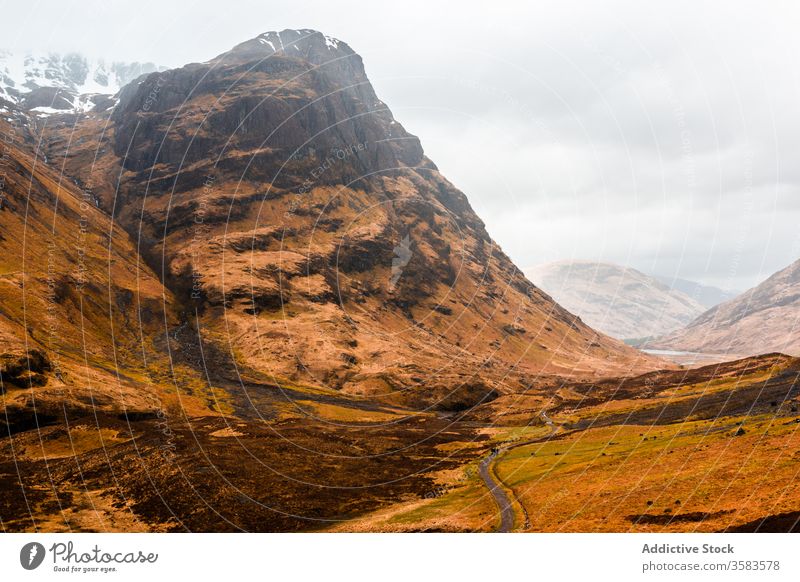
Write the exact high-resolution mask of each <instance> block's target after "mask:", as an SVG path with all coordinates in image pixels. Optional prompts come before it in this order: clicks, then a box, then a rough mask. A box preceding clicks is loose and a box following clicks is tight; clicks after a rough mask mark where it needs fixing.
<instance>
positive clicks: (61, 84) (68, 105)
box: [0, 51, 163, 116]
mask: <svg viewBox="0 0 800 582" xmlns="http://www.w3.org/2000/svg"><path fill="white" fill-rule="evenodd" d="M157 70H163V69H160V68H159V67H157V66H156V65H154V64H153V63H123V62H110V63H106V62H105V61H104V60H102V59H87V58H86V57H84V56H82V55H80V54H77V53H68V54H64V55H60V54H56V53H49V54H18V53H11V52H8V51H0V100H5V101H7V102H10V103H13V104H14V105H17V106H18V107H20V108H22V109H24V110H26V111H31V112H34V113H36V114H38V115H39V116H42V115H49V114H52V113H54V112H57V111H72V112H86V111H88V110H90V109H93V108H94V107H96V106H98V105H101V106H103V107H107V106H109V105H110V104H111V102H110V101H109V99H108V97H109V96H111V95H115V94H116V93H117V92H118V91H119V90H120V89H121V88H122V87H124V86H125V85H127V84H128V83H130V82H131V81H133V80H134V79H135V78H137V77H139V76H140V75H142V74H145V73H150V72H153V71H157Z"/></svg>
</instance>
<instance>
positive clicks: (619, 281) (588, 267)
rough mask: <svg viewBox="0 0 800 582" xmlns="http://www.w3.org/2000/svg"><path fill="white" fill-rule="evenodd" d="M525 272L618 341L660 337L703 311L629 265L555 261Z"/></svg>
mask: <svg viewBox="0 0 800 582" xmlns="http://www.w3.org/2000/svg"><path fill="white" fill-rule="evenodd" d="M528 275H529V276H530V278H531V280H532V281H533V282H534V283H535V284H537V285H539V286H540V287H541V288H542V289H544V290H545V291H546V292H548V293H550V295H552V296H553V297H554V298H555V300H556V301H558V302H559V303H560V304H561V305H563V306H564V307H566V308H567V309H568V310H570V311H571V312H572V313H575V314H577V315H579V316H580V317H581V319H583V320H584V321H585V322H586V323H587V324H588V325H590V326H591V327H593V328H594V329H597V330H600V331H602V332H603V333H607V334H608V335H610V336H612V337H616V338H620V339H634V338H644V337H649V336H657V335H663V334H665V333H667V332H669V331H672V330H675V329H678V328H680V327H682V326H684V325H686V324H687V323H689V322H690V321H692V319H694V318H695V317H697V316H698V315H699V314H700V313H702V312H703V306H702V305H700V304H699V303H698V302H697V301H695V300H694V299H692V298H691V297H688V296H687V295H685V294H683V293H681V292H680V291H676V290H674V289H670V288H669V287H668V286H667V285H665V284H663V283H662V282H660V281H659V280H657V279H656V278H654V277H650V276H648V275H645V274H644V273H641V272H639V271H637V270H635V269H631V268H629V267H622V266H619V265H613V264H608V263H595V262H590V261H559V262H554V263H549V264H545V265H540V266H538V267H534V268H533V269H530V270H529V271H528Z"/></svg>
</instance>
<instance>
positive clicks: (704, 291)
mask: <svg viewBox="0 0 800 582" xmlns="http://www.w3.org/2000/svg"><path fill="white" fill-rule="evenodd" d="M653 277H654V278H656V279H658V280H659V281H661V282H662V283H664V285H666V286H667V287H669V288H670V289H672V290H674V291H679V292H681V293H683V294H684V295H687V296H689V297H691V298H692V299H694V300H695V301H697V302H698V303H699V304H700V305H702V306H703V307H705V308H706V309H711V308H712V307H714V306H715V305H719V304H720V303H724V302H725V301H728V300H729V299H733V298H734V297H736V296H737V295H739V292H738V291H724V290H722V289H720V288H719V287H714V286H713V285H703V284H702V283H698V282H696V281H689V280H688V279H681V278H676V277H667V276H664V275H653Z"/></svg>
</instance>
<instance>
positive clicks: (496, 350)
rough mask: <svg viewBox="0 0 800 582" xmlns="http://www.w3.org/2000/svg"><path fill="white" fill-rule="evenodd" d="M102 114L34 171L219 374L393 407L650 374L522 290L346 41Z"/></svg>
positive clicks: (144, 94) (189, 69)
mask: <svg viewBox="0 0 800 582" xmlns="http://www.w3.org/2000/svg"><path fill="white" fill-rule="evenodd" d="M119 99H120V101H119V104H118V105H117V106H116V107H115V108H114V109H113V113H111V115H110V123H111V129H110V130H108V131H105V132H104V131H102V130H101V128H102V124H103V123H105V118H104V116H103V115H102V114H100V113H98V115H96V116H95V117H89V118H87V119H86V120H82V121H80V122H79V123H78V128H77V129H76V130H75V133H76V135H80V136H85V139H84V141H83V142H82V143H81V144H80V146H76V145H75V144H74V143H73V144H70V143H69V139H68V137H69V136H68V132H72V131H73V126H72V125H71V124H69V123H64V124H62V125H59V123H58V121H57V120H51V121H50V123H48V127H47V130H46V131H45V133H46V134H47V135H50V136H51V138H50V139H48V140H46V141H47V143H48V148H47V151H46V154H47V157H48V159H51V160H58V161H57V163H59V164H62V163H63V166H64V169H65V172H66V173H67V174H69V175H71V176H72V177H73V178H74V179H76V180H77V181H78V182H79V183H81V184H82V185H84V187H87V188H89V189H91V191H92V192H93V193H94V195H96V196H97V198H98V200H99V201H100V204H101V206H102V207H103V208H105V209H106V210H108V211H109V212H112V213H113V216H114V219H115V220H116V221H118V222H119V223H120V224H122V225H123V226H124V227H125V228H126V229H127V230H128V232H130V233H131V234H132V235H133V236H134V237H135V238H136V239H137V241H138V245H139V250H140V252H141V253H142V255H143V257H144V259H145V261H147V262H148V264H149V265H151V266H152V267H153V268H154V269H155V270H156V272H157V274H158V275H159V277H160V278H161V280H162V281H164V282H165V284H166V286H167V287H168V288H169V289H170V290H171V291H172V292H173V293H175V294H176V296H177V298H178V300H179V301H180V302H181V303H182V304H183V305H184V306H185V307H186V308H187V309H188V310H189V312H190V313H191V315H192V317H191V318H190V319H191V320H192V326H195V327H196V328H197V329H201V330H204V333H206V334H207V337H208V338H217V341H219V342H220V343H221V345H223V346H224V348H225V351H227V352H230V355H231V357H232V358H233V360H234V361H235V366H234V367H232V368H231V369H229V370H227V371H226V373H227V374H228V375H229V376H230V377H233V378H235V377H238V375H239V374H240V373H253V374H255V375H256V376H258V375H265V376H268V377H269V378H272V379H276V380H278V381H283V380H288V381H293V382H298V381H300V382H306V383H312V384H315V385H324V386H333V387H336V388H337V389H341V390H344V391H346V392H350V393H354V394H362V395H376V394H383V395H387V394H390V395H391V396H388V397H389V398H391V399H392V400H393V401H396V402H397V403H402V404H408V403H410V402H417V401H418V400H421V401H425V402H438V401H439V400H440V398H441V397H442V395H445V394H451V392H452V391H453V389H458V391H464V392H465V393H466V395H465V396H464V397H465V398H466V399H467V400H470V399H472V398H474V395H475V394H481V395H485V394H487V393H489V392H487V391H491V390H494V389H500V387H501V385H502V383H503V382H504V381H506V380H504V379H507V378H509V376H508V374H509V373H511V374H512V375H511V377H514V376H515V375H516V374H518V373H519V374H523V375H524V374H532V373H542V372H545V373H558V374H571V373H606V372H612V371H614V372H622V371H625V370H630V369H631V368H632V367H636V366H638V365H643V366H648V365H651V364H649V363H647V362H646V361H644V360H642V355H641V354H640V353H638V352H635V351H633V350H630V349H628V348H626V347H624V346H622V345H620V343H618V342H616V341H614V340H611V339H609V338H607V337H604V336H602V335H600V334H597V333H596V332H594V331H593V330H592V329H590V328H589V327H588V326H587V325H585V324H583V323H582V322H581V321H579V320H578V319H577V318H575V317H574V316H573V315H571V314H570V313H568V312H567V311H565V310H564V309H562V308H561V307H560V306H558V305H557V304H556V303H554V302H553V301H552V300H551V298H550V297H548V296H547V295H546V294H544V293H543V292H541V291H540V290H539V289H537V288H536V287H535V286H533V285H532V284H531V283H530V282H529V281H528V280H527V279H525V277H524V275H523V274H522V273H521V272H520V271H519V269H517V267H516V266H514V265H513V263H512V262H511V261H510V260H509V259H508V257H507V256H506V255H505V254H504V253H503V252H502V250H501V249H500V248H499V247H498V246H497V244H496V243H495V242H494V241H493V240H492V239H491V237H490V236H489V234H488V233H487V232H486V229H485V227H484V224H483V222H482V221H481V220H480V218H479V217H478V216H477V215H476V214H475V212H474V211H473V210H472V208H471V207H470V205H469V202H468V201H467V198H466V196H465V195H464V194H463V193H462V192H460V191H459V190H458V189H456V188H455V187H454V186H453V185H452V184H451V183H450V182H448V181H447V180H446V179H445V178H444V177H443V176H442V175H441V174H440V173H439V171H438V169H437V168H436V166H435V165H434V164H433V162H432V161H430V160H429V159H428V158H427V157H426V156H425V154H424V152H423V150H422V147H421V145H420V142H419V140H418V139H417V138H416V137H415V136H412V135H410V134H408V133H407V132H406V131H405V129H404V128H403V127H402V125H401V124H400V123H398V122H397V121H396V120H395V119H394V117H393V115H392V113H391V111H390V110H389V109H388V107H387V106H386V105H385V104H384V103H383V102H382V101H381V100H380V99H379V98H378V97H377V95H376V94H375V91H374V90H373V88H372V86H371V84H370V83H369V80H368V79H367V76H366V73H365V71H364V67H363V64H362V61H361V58H360V57H359V56H358V55H357V54H356V53H355V52H354V51H353V50H352V49H351V48H350V47H349V46H348V45H347V44H346V43H344V42H342V41H338V40H336V39H332V38H330V37H327V36H325V35H323V34H321V33H319V32H315V31H310V30H299V31H292V30H286V31H282V32H279V33H278V32H270V33H266V34H263V35H261V36H259V37H257V38H254V39H252V40H250V41H247V42H244V43H242V44H240V45H238V46H236V47H234V48H233V49H232V50H231V51H229V52H226V53H224V54H222V55H219V56H218V57H216V58H214V59H212V60H210V61H208V62H206V63H195V64H190V65H187V66H185V67H182V68H180V69H174V70H170V71H165V72H157V73H151V74H149V75H146V76H144V77H141V78H140V79H139V80H137V82H135V83H131V84H129V85H128V86H126V87H125V88H124V89H123V90H122V91H121V92H120V95H119ZM54 163H56V162H54ZM209 341H211V340H209ZM637 362H638V363H637ZM476 370H480V372H479V373H477V372H476ZM465 371H468V372H465ZM409 389H410V390H409ZM458 398H460V397H458ZM458 398H456V399H458Z"/></svg>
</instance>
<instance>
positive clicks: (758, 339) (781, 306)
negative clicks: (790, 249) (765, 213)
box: [653, 261, 800, 356]
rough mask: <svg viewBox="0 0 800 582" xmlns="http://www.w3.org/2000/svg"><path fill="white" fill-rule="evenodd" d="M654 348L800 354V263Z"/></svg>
mask: <svg viewBox="0 0 800 582" xmlns="http://www.w3.org/2000/svg"><path fill="white" fill-rule="evenodd" d="M653 347H656V348H663V349H673V350H682V351H691V352H708V353H728V354H734V355H756V354H766V353H770V352H781V353H784V354H789V355H795V356H797V355H800V261H797V262H795V263H793V264H791V265H789V266H788V267H786V268H785V269H783V270H782V271H779V272H777V273H775V274H774V275H772V276H771V277H770V278H769V279H767V280H766V281H764V282H763V283H761V284H760V285H758V286H757V287H754V288H753V289H750V290H749V291H745V292H744V293H742V294H741V295H739V296H738V297H736V298H734V299H731V300H730V301H727V302H725V303H722V304H721V305H718V306H716V307H714V308H712V309H709V310H708V311H706V312H705V313H703V314H702V315H701V316H699V317H698V318H697V319H695V320H694V321H692V322H691V323H690V324H689V325H688V326H687V327H685V328H684V329H680V330H678V331H676V332H675V333H673V334H670V335H668V336H667V337H664V338H662V339H659V340H656V341H655V342H653Z"/></svg>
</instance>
